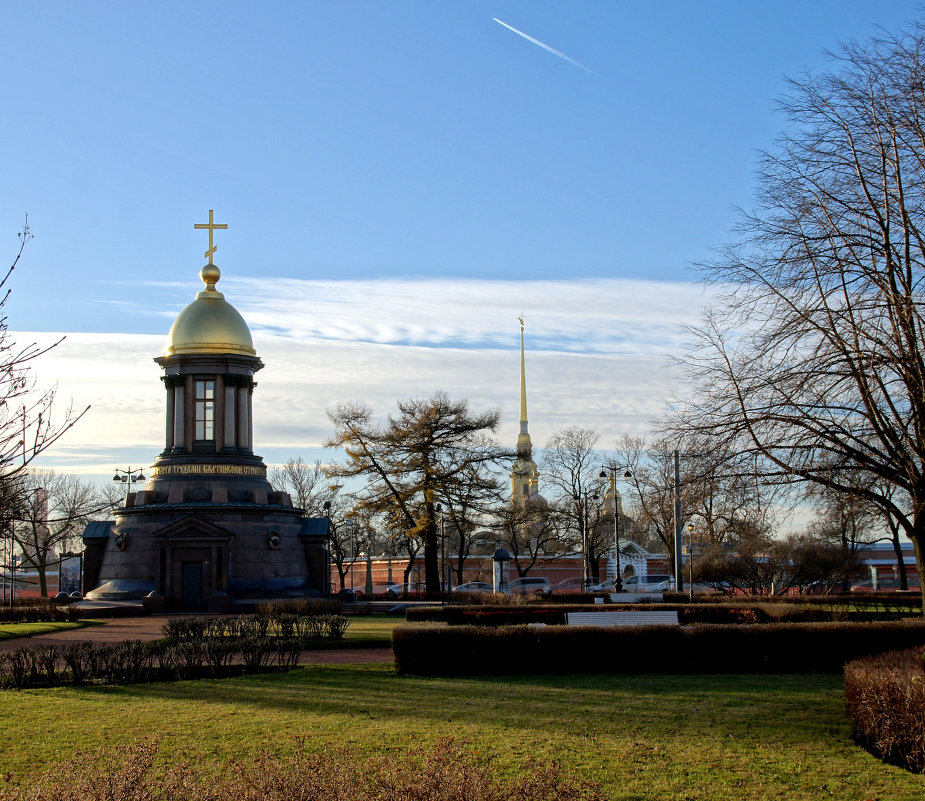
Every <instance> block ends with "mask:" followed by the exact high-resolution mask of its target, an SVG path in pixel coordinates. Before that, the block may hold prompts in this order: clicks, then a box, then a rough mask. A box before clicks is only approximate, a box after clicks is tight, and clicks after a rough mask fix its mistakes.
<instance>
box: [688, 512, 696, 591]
mask: <svg viewBox="0 0 925 801" xmlns="http://www.w3.org/2000/svg"><path fill="white" fill-rule="evenodd" d="M687 567H688V577H689V578H690V581H689V582H688V587H687V588H688V590H689V591H690V599H691V602H692V603H693V601H694V524H693V523H688V524H687Z"/></svg>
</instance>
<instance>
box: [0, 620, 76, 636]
mask: <svg viewBox="0 0 925 801" xmlns="http://www.w3.org/2000/svg"><path fill="white" fill-rule="evenodd" d="M93 623H94V621H88V620H79V621H77V622H75V623H0V640H5V639H9V638H11V637H31V636H32V635H34V634H48V633H50V632H52V631H65V630H67V629H79V628H83V627H84V626H88V625H92V624H93Z"/></svg>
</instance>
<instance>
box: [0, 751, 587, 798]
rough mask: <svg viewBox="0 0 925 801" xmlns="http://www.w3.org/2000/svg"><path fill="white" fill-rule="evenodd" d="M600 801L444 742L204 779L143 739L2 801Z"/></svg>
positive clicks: (286, 761)
mask: <svg viewBox="0 0 925 801" xmlns="http://www.w3.org/2000/svg"><path fill="white" fill-rule="evenodd" d="M383 798H386V799H389V801H604V798H605V796H604V794H603V791H602V790H601V788H600V786H599V785H597V784H595V783H593V782H588V781H583V780H580V779H577V778H575V777H573V776H571V775H569V774H566V773H565V772H563V770H562V769H561V767H560V766H559V764H558V763H556V762H543V763H535V764H529V765H526V766H524V769H523V771H522V772H521V774H520V775H519V776H518V777H515V778H502V777H501V776H499V772H498V771H497V770H495V769H493V766H492V764H491V762H490V761H486V760H485V759H484V758H483V757H476V756H475V755H474V754H472V753H471V752H469V751H467V750H466V748H465V747H464V746H463V745H461V744H459V743H457V742H456V741H454V740H452V739H450V738H445V739H442V740H440V741H438V742H437V743H436V744H435V745H434V746H433V747H432V748H429V749H424V748H420V749H416V750H414V751H409V752H404V753H402V754H392V755H389V756H382V757H377V758H374V759H372V760H370V759H364V758H362V757H361V756H360V755H358V754H356V753H354V752H351V751H350V750H348V749H338V750H334V751H324V752H321V753H310V752H309V751H308V750H307V749H306V748H305V747H304V744H303V745H300V746H299V747H298V748H297V749H296V751H295V752H294V753H292V754H291V755H288V756H280V755H278V754H276V753H275V752H274V751H272V750H271V749H269V748H267V749H264V750H263V751H261V752H260V753H259V754H258V755H257V756H256V757H254V758H253V759H241V760H231V761H230V762H229V763H228V764H227V765H225V766H224V768H223V769H222V770H220V771H213V772H212V773H209V774H207V773H205V772H203V770H202V769H201V767H200V766H199V765H197V764H195V763H194V762H193V761H191V760H184V761H179V762H171V763H169V764H164V763H163V761H162V760H159V755H158V746H157V743H156V742H155V741H153V740H145V741H142V742H140V743H135V744H133V745H127V746H122V747H117V748H111V749H108V750H103V751H98V752H95V753H89V752H82V753H78V754H77V755H76V757H75V758H74V759H72V760H70V761H68V762H64V763H62V764H60V765H57V766H55V768H54V769H52V770H50V771H48V772H47V773H44V774H42V775H41V776H39V777H38V778H37V779H35V780H34V781H32V782H30V783H29V784H27V785H25V786H22V787H14V786H11V785H8V786H7V787H6V788H0V801H61V799H68V801H226V799H234V801H381V799H383Z"/></svg>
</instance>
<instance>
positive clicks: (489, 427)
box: [325, 392, 513, 593]
mask: <svg viewBox="0 0 925 801" xmlns="http://www.w3.org/2000/svg"><path fill="white" fill-rule="evenodd" d="M328 417H329V418H330V419H331V422H332V423H333V424H334V435H333V436H332V437H331V438H330V439H329V440H328V441H327V442H326V443H325V444H326V446H327V447H339V448H343V449H344V451H345V452H346V455H347V461H346V463H345V464H343V465H338V466H336V467H334V468H332V469H330V470H329V471H328V472H329V474H330V475H331V476H334V477H340V478H350V477H360V476H362V477H364V478H367V479H369V483H368V484H367V485H366V487H365V488H364V489H363V490H362V491H361V492H360V493H359V494H358V496H357V498H358V501H359V502H360V503H361V504H362V505H363V506H364V507H365V508H366V509H367V510H368V511H369V512H370V513H383V514H387V515H388V516H389V517H390V518H391V525H390V527H391V528H392V529H401V530H403V531H405V532H406V534H407V536H409V537H413V538H419V539H420V540H421V542H422V543H423V550H424V578H425V584H426V589H427V591H428V592H433V593H436V592H439V591H440V586H441V582H440V561H439V556H440V549H439V546H440V543H439V536H438V530H437V514H436V505H437V503H438V502H441V501H442V502H446V500H447V499H449V498H453V497H457V496H458V494H459V492H460V489H461V487H462V485H463V484H465V483H467V482H468V483H471V482H472V480H473V476H474V475H478V476H482V480H483V481H484V482H485V484H486V486H487V487H493V486H495V485H496V481H495V479H494V477H492V476H490V475H489V474H488V472H487V471H488V470H489V468H491V467H492V466H493V465H495V464H496V463H498V462H499V461H500V460H503V459H508V458H512V456H513V455H512V454H511V453H510V452H509V451H507V450H505V449H503V448H501V447H500V446H499V445H498V444H497V443H496V442H495V441H494V439H492V438H491V437H490V436H489V435H490V434H493V433H494V432H495V431H496V430H497V427H498V420H499V413H498V412H497V411H489V412H482V413H479V414H474V413H472V412H470V411H469V404H468V402H467V401H465V400H462V401H451V400H450V399H449V398H448V397H447V395H446V394H445V393H443V392H436V393H434V394H433V395H432V396H431V397H430V398H422V399H413V400H409V401H400V402H399V404H398V414H397V415H396V416H395V417H391V416H390V417H389V418H388V420H387V422H386V424H385V425H379V424H377V423H375V422H374V421H373V416H372V411H371V410H370V409H369V408H368V407H366V406H363V405H355V404H343V405H341V406H338V407H337V408H336V409H334V410H332V411H329V412H328Z"/></svg>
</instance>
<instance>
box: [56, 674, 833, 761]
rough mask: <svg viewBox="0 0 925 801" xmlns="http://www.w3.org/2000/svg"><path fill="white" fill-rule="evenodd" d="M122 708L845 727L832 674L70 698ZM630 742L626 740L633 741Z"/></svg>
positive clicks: (207, 683)
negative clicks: (189, 706) (174, 705)
mask: <svg viewBox="0 0 925 801" xmlns="http://www.w3.org/2000/svg"><path fill="white" fill-rule="evenodd" d="M71 692H74V693H78V694H80V695H83V696H86V697H88V698H92V697H101V698H102V697H105V698H106V699H107V701H109V702H118V701H119V700H120V699H122V700H124V701H126V702H131V703H137V702H142V703H156V702H157V701H163V702H166V703H171V702H180V703H183V702H191V703H192V702H196V703H208V704H217V705H219V706H225V705H231V706H241V707H245V708H248V709H250V713H251V714H260V713H261V711H264V712H265V711H272V712H273V713H281V714H283V715H288V714H292V715H295V716H305V715H309V716H314V715H317V716H344V717H345V718H365V719H368V720H394V721H395V722H396V725H401V726H410V727H414V726H416V725H441V724H445V723H447V722H448V721H452V723H453V724H454V725H456V726H458V727H460V728H466V727H468V726H473V727H479V728H486V727H498V728H511V727H516V728H523V729H526V730H529V729H534V728H535V729H542V730H543V731H544V732H562V733H574V732H575V728H576V726H582V727H584V728H585V730H586V731H587V732H588V734H589V735H593V734H595V733H601V734H604V733H610V732H612V731H613V729H614V727H615V726H618V727H619V728H620V730H621V732H622V733H623V734H627V735H630V736H637V735H638V736H639V737H644V738H647V739H648V738H651V737H654V736H663V735H666V734H670V733H671V732H673V731H677V730H678V729H683V730H685V732H687V733H689V734H690V735H695V736H707V737H710V738H715V737H717V736H721V733H722V732H740V733H741V732H748V731H751V729H752V728H755V729H756V730H757V729H758V728H762V729H764V730H765V734H763V735H762V736H766V737H767V738H769V739H771V740H777V739H779V740H780V741H782V742H788V743H791V744H792V745H794V746H796V745H799V744H800V743H801V742H813V741H815V740H816V739H817V738H818V737H819V736H821V734H823V733H829V734H831V732H832V730H833V727H835V728H844V727H845V725H846V722H845V718H844V712H843V709H844V706H843V700H842V681H841V677H839V676H831V675H823V674H812V675H706V676H704V675H697V676H682V675H675V674H670V675H668V674H665V675H640V676H626V675H580V676H572V675H569V676H532V675H531V676H504V677H484V676H483V677H473V678H460V677H452V678H429V677H428V678H422V677H406V676H401V675H399V674H398V673H397V672H396V671H395V670H394V668H393V667H392V666H390V665H313V666H308V667H303V668H299V669H297V670H294V671H292V672H289V673H270V674H260V675H252V676H247V677H241V678H232V679H222V680H200V681H187V682H176V683H159V684H142V685H132V686H120V687H92V688H84V689H79V690H78V689H75V690H71ZM634 733H635V734H634Z"/></svg>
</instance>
